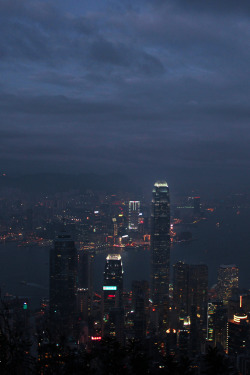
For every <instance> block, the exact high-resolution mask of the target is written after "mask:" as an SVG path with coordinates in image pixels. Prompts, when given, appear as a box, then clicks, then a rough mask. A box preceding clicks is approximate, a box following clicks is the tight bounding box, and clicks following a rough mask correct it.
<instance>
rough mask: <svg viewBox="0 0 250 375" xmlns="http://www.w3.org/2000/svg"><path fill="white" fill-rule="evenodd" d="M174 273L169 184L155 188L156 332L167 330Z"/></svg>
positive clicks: (153, 272) (153, 290) (153, 284)
mask: <svg viewBox="0 0 250 375" xmlns="http://www.w3.org/2000/svg"><path fill="white" fill-rule="evenodd" d="M169 269H170V201H169V188H168V184H167V182H166V181H157V182H156V183H155V184H154V188H153V199H152V213H151V297H152V301H153V307H154V310H155V312H156V315H157V319H156V323H155V325H156V332H157V331H158V332H159V333H162V334H164V333H165V332H166V329H167V319H168V302H169Z"/></svg>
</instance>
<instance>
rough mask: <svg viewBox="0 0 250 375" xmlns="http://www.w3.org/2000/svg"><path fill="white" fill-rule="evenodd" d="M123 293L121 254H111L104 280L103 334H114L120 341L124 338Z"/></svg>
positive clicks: (107, 260)
mask: <svg viewBox="0 0 250 375" xmlns="http://www.w3.org/2000/svg"><path fill="white" fill-rule="evenodd" d="M122 294H123V267H122V259H121V256H120V254H109V255H108V256H107V258H106V264H105V270H104V280H103V299H102V304H103V305H102V335H103V336H113V337H115V338H116V339H117V340H118V341H120V342H123V339H124V311H123V300H122Z"/></svg>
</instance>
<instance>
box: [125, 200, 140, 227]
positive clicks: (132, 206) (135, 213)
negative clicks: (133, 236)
mask: <svg viewBox="0 0 250 375" xmlns="http://www.w3.org/2000/svg"><path fill="white" fill-rule="evenodd" d="M139 210H140V202H139V201H129V216H128V228H129V229H130V230H138V224H139Z"/></svg>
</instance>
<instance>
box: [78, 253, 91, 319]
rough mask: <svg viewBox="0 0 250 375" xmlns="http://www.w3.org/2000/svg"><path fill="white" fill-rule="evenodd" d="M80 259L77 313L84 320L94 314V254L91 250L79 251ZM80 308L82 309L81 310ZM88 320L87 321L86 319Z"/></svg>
mask: <svg viewBox="0 0 250 375" xmlns="http://www.w3.org/2000/svg"><path fill="white" fill-rule="evenodd" d="M77 259H78V289H77V306H78V308H77V311H78V313H80V316H83V315H82V312H83V311H84V319H85V317H86V312H87V315H90V314H91V312H92V305H93V262H94V254H93V253H92V252H91V250H79V251H78V253H77ZM79 308H80V309H79ZM85 320H86V319H85Z"/></svg>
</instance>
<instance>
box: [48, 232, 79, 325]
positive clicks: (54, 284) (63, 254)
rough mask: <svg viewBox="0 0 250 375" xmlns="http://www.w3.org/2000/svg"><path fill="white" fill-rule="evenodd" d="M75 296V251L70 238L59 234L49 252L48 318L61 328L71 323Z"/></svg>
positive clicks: (65, 234) (64, 234)
mask: <svg viewBox="0 0 250 375" xmlns="http://www.w3.org/2000/svg"><path fill="white" fill-rule="evenodd" d="M76 294H77V250H76V247H75V243H74V241H73V239H72V238H71V236H70V235H69V234H67V233H66V232H62V233H61V234H59V236H58V237H57V239H56V240H55V242H54V248H52V249H51V250H50V317H51V319H52V320H53V321H54V322H57V323H58V324H59V323H60V324H61V326H63V325H66V324H69V322H72V321H73V318H74V313H75V311H76Z"/></svg>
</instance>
